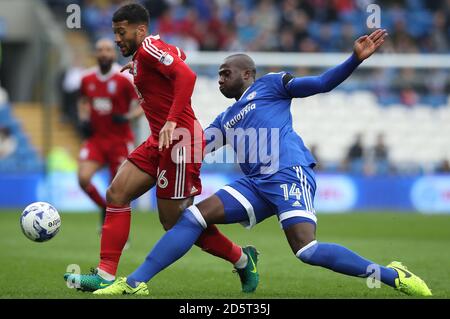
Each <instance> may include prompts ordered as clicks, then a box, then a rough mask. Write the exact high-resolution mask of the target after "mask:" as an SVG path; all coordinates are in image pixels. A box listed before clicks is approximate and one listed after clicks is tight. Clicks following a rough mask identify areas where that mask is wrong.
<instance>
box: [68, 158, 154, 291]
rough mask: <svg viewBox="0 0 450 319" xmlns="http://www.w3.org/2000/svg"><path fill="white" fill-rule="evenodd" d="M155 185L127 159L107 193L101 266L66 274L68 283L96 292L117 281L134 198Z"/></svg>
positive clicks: (151, 178)
mask: <svg viewBox="0 0 450 319" xmlns="http://www.w3.org/2000/svg"><path fill="white" fill-rule="evenodd" d="M154 185H155V179H154V178H153V177H152V176H150V175H148V174H147V173H145V172H144V171H142V170H140V169H139V168H138V167H137V166H135V165H134V164H133V163H132V162H130V161H128V160H126V161H125V162H124V163H123V164H122V165H121V167H120V168H119V171H118V172H117V174H116V176H115V177H114V179H113V181H112V183H111V185H110V186H109V188H108V190H107V192H106V200H107V208H106V218H105V222H104V224H103V228H102V237H101V243H100V263H99V265H98V267H97V269H95V270H93V271H92V274H88V275H72V274H65V276H64V278H65V279H66V281H68V282H75V283H76V285H77V288H80V289H81V290H86V291H94V290H97V289H101V288H104V287H107V286H109V285H111V284H112V283H113V282H114V279H115V275H116V271H117V266H118V264H119V260H120V256H121V255H122V250H123V248H124V246H125V244H126V242H127V239H128V235H129V232H130V223H131V208H130V203H131V201H132V200H133V199H135V198H137V197H139V196H141V195H142V194H144V193H145V192H147V191H148V190H149V189H150V188H151V187H153V186H154Z"/></svg>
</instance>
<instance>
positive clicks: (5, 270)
mask: <svg viewBox="0 0 450 319" xmlns="http://www.w3.org/2000/svg"><path fill="white" fill-rule="evenodd" d="M19 215H20V212H11V211H10V212H0V234H1V235H0V247H1V250H0V269H1V271H0V283H1V285H0V298H94V297H95V296H93V295H92V294H90V293H82V292H78V291H76V290H73V289H69V288H67V286H66V284H65V282H64V280H63V274H64V272H65V271H66V267H67V266H68V265H69V264H78V265H79V266H80V267H81V270H82V271H84V272H87V271H89V268H90V267H92V266H96V264H97V260H98V252H99V236H98V235H97V222H98V215H97V214H69V213H66V214H61V217H62V227H61V230H60V233H59V234H58V235H57V236H56V237H55V238H53V239H52V240H50V241H49V242H46V243H34V242H32V241H30V240H28V239H27V238H25V236H24V235H23V234H22V232H21V230H20V226H19ZM318 220H319V222H318V230H317V238H318V240H320V241H327V242H336V243H340V244H342V245H345V246H347V247H348V248H350V249H353V250H354V251H356V252H358V253H359V254H361V255H363V256H365V257H366V258H368V259H370V260H373V261H375V262H378V263H381V264H384V265H385V264H387V263H388V262H390V261H391V260H399V261H402V262H404V263H405V265H407V266H408V267H409V269H410V270H411V271H413V272H414V273H416V274H417V275H419V276H421V277H422V278H423V279H424V280H425V281H426V282H427V284H428V285H429V286H430V288H431V289H432V291H433V293H434V296H435V297H438V298H449V297H450V276H449V265H450V216H448V215H447V216H426V215H418V214H401V213H359V214H356V213H353V214H338V215H323V214H319V215H318ZM219 227H220V229H221V230H222V231H223V232H224V233H225V234H226V235H228V236H229V237H230V238H231V239H232V240H234V241H235V242H236V243H238V244H240V245H247V244H253V245H255V246H256V247H257V248H258V250H259V251H260V262H259V272H260V285H259V287H258V290H257V291H256V293H254V294H252V295H247V294H242V293H241V292H240V284H239V279H238V276H237V274H235V273H232V266H231V265H230V264H228V263H227V262H225V261H222V260H220V259H218V258H215V257H213V256H210V255H208V254H206V253H204V252H202V251H201V250H200V249H199V248H197V247H194V248H193V249H192V250H191V251H190V252H188V253H187V255H186V256H184V257H183V258H182V259H180V260H179V261H177V262H176V263H175V264H173V265H172V266H171V267H169V268H168V269H166V270H165V271H163V272H161V273H160V274H158V275H157V276H156V277H155V278H154V279H153V280H152V281H151V282H150V283H149V289H150V293H151V295H150V298H183V299H184V298H207V299H211V298H264V299H265V298H405V297H406V298H407V296H403V295H401V294H400V293H398V292H396V291H394V290H393V289H392V288H390V287H386V286H382V287H381V288H379V289H369V288H367V286H366V281H365V279H360V278H352V277H347V276H343V275H339V274H337V273H334V272H331V271H329V270H326V269H321V268H319V267H312V266H308V265H306V264H303V263H302V262H300V261H299V260H298V259H297V258H295V256H294V255H293V254H292V252H291V251H290V249H289V246H288V244H287V241H286V239H285V237H284V234H283V232H282V230H281V228H280V226H279V224H278V223H277V221H276V219H275V218H274V217H272V218H271V219H269V220H266V221H264V222H263V223H261V224H259V225H257V226H256V227H255V228H254V229H252V230H250V231H249V230H246V229H244V228H243V227H241V226H240V225H224V226H219ZM162 234H163V230H162V227H161V226H160V224H159V220H158V217H157V215H156V214H149V213H134V214H133V217H132V231H131V247H130V249H128V250H126V251H125V252H124V254H123V255H122V260H121V263H120V266H119V271H118V274H119V275H122V276H123V275H127V274H129V273H130V272H131V271H133V270H134V269H135V268H136V267H137V266H138V265H139V264H140V263H141V262H142V261H143V259H144V258H145V256H146V255H147V253H148V251H149V250H150V248H151V247H152V246H153V245H154V243H155V242H156V241H157V240H158V239H159V237H160V236H161V235H162ZM122 298H130V296H123V297H122Z"/></svg>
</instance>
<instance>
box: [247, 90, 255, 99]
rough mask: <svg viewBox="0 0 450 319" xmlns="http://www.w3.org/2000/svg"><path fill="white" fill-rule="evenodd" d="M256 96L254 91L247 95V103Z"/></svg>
mask: <svg viewBox="0 0 450 319" xmlns="http://www.w3.org/2000/svg"><path fill="white" fill-rule="evenodd" d="M255 96H256V91H253V92H251V93H250V94H249V95H247V101H250V100H253V99H254V98H255Z"/></svg>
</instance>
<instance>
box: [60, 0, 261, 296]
mask: <svg viewBox="0 0 450 319" xmlns="http://www.w3.org/2000/svg"><path fill="white" fill-rule="evenodd" d="M112 20H113V31H114V34H115V41H116V44H117V45H118V46H119V48H120V51H121V53H122V55H123V56H133V59H132V62H131V63H130V64H128V65H127V67H125V68H124V69H127V68H131V73H132V74H133V76H134V84H135V86H136V88H137V90H138V94H139V96H140V98H141V106H142V108H143V110H144V112H145V116H146V117H147V119H148V121H149V123H150V130H151V136H150V137H149V138H148V139H147V141H145V142H144V143H142V144H141V145H140V146H139V147H137V148H136V149H135V150H134V151H133V152H132V153H131V154H130V155H129V156H128V159H127V160H126V161H125V162H124V164H123V165H122V166H121V167H120V169H119V171H118V173H117V175H116V177H115V178H114V180H113V181H112V184H111V185H110V187H109V188H108V191H107V196H106V198H107V209H106V219H105V223H104V225H103V230H102V238H101V247H100V263H99V265H98V267H97V269H96V270H94V271H93V272H92V274H90V275H78V274H69V273H67V274H66V275H65V279H66V280H67V281H70V282H75V283H76V285H77V287H79V288H81V289H82V290H88V291H94V290H97V289H102V288H105V287H107V286H109V285H111V284H112V283H113V281H114V279H115V274H116V272H117V266H118V263H119V259H120V256H121V253H122V249H123V247H124V245H125V243H126V241H127V238H128V234H129V230H130V220H131V208H130V202H131V201H132V200H134V199H135V198H138V197H139V196H141V195H142V194H144V193H145V192H147V191H148V190H149V189H150V188H152V187H153V186H155V185H156V187H157V189H156V195H157V198H158V211H159V217H160V221H161V223H162V225H163V227H164V229H165V230H168V229H170V228H171V227H172V226H173V225H175V223H176V222H177V220H178V218H179V217H180V215H181V212H182V211H183V210H184V209H185V208H187V207H188V206H192V204H193V198H194V196H195V195H198V194H200V192H201V181H200V176H199V174H200V167H201V160H202V153H203V145H204V141H203V131H202V129H201V126H200V124H199V123H198V121H197V119H196V117H195V115H194V112H193V110H192V107H191V95H192V92H193V89H194V85H195V80H196V75H195V73H194V72H193V71H192V70H191V69H190V68H189V67H188V65H187V64H186V63H185V62H184V59H185V58H186V56H185V54H184V52H183V51H182V50H181V49H179V48H178V47H175V46H172V45H169V44H167V43H165V42H163V41H162V40H161V39H160V38H159V36H158V35H150V36H148V34H147V32H148V23H149V15H148V12H147V10H146V9H145V8H144V7H142V6H141V5H139V4H135V3H132V4H127V5H124V6H122V7H120V8H119V9H118V10H117V11H116V12H115V13H114V16H113V19H112ZM181 131H183V132H184V133H188V134H187V136H186V135H185V136H184V137H183V138H180V140H179V141H178V142H177V143H176V148H174V147H173V146H172V141H173V138H176V137H177V136H176V135H178V134H177V133H178V132H181ZM192 207H194V206H192ZM194 208H195V207H194ZM196 244H197V246H199V247H201V248H202V249H203V250H204V251H206V252H208V253H210V254H212V255H215V256H218V257H221V258H223V259H225V260H227V261H229V262H231V263H232V264H233V265H234V267H235V268H236V270H237V272H238V274H239V276H240V279H241V284H242V290H243V291H244V292H252V291H254V290H255V289H256V287H257V285H258V272H257V270H256V263H257V253H256V249H255V248H254V247H251V246H249V247H245V248H241V247H239V246H238V245H236V244H234V243H233V242H231V241H230V240H229V239H228V238H226V237H225V236H224V235H222V234H221V233H220V232H219V230H218V229H217V227H216V226H214V225H211V226H209V227H207V228H206V229H205V231H204V232H203V233H202V235H201V236H200V237H199V239H198V241H197V242H196Z"/></svg>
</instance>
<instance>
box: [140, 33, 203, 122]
mask: <svg viewBox="0 0 450 319" xmlns="http://www.w3.org/2000/svg"><path fill="white" fill-rule="evenodd" d="M142 48H143V54H142V55H143V56H144V57H145V60H146V62H147V63H149V64H150V65H151V66H153V67H155V68H156V69H157V70H158V71H159V72H161V73H162V74H164V75H165V76H167V77H169V78H170V79H172V80H173V86H174V90H173V92H174V96H173V101H172V105H171V107H170V111H169V115H168V116H167V119H166V120H167V121H173V122H178V120H179V118H180V117H181V116H182V114H183V111H184V109H185V107H186V106H188V105H190V103H191V97H192V93H193V91H194V85H195V80H196V78H197V76H196V75H195V73H194V72H193V71H192V70H191V68H189V66H188V65H187V64H186V63H184V61H183V60H184V59H186V55H185V54H184V52H183V51H182V50H180V49H178V48H177V47H175V46H171V45H167V46H166V49H165V50H163V49H160V48H158V47H157V46H156V45H154V44H152V42H151V40H150V39H149V38H147V39H145V40H144V42H143V43H142Z"/></svg>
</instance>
